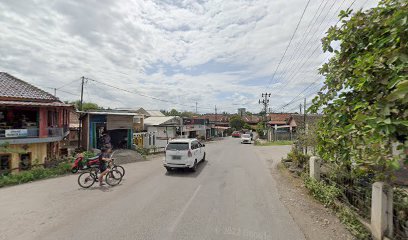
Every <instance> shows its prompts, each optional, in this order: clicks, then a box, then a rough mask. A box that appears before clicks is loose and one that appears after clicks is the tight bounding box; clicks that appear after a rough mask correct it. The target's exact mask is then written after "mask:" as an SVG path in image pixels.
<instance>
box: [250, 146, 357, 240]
mask: <svg viewBox="0 0 408 240" xmlns="http://www.w3.org/2000/svg"><path fill="white" fill-rule="evenodd" d="M257 150H258V152H259V154H260V155H263V156H264V158H265V159H267V162H268V165H269V166H268V167H269V169H270V172H271V174H272V176H273V177H274V178H275V179H276V182H277V183H278V184H277V187H278V192H279V195H280V201H281V202H282V203H283V204H284V205H285V207H286V208H287V209H288V210H289V212H290V214H291V216H292V217H293V219H294V221H295V222H296V224H297V225H298V226H299V227H300V229H301V230H302V232H303V234H304V235H305V238H306V239H311V240H314V239H316V240H349V239H355V238H354V237H353V236H352V235H351V234H350V232H349V231H348V230H347V229H346V228H345V227H344V225H343V224H342V223H341V222H340V220H339V219H338V218H337V216H336V215H335V214H334V213H333V212H332V211H331V210H330V209H327V208H325V207H324V206H323V205H322V204H320V203H319V202H318V201H316V200H315V199H313V198H312V197H311V196H310V195H309V194H308V192H307V189H306V188H305V186H304V184H303V181H302V179H300V178H296V177H294V175H292V174H291V173H289V171H288V170H287V169H285V168H283V167H280V166H279V169H278V163H279V162H280V159H281V158H282V157H283V156H285V155H286V154H287V152H289V151H290V146H271V147H257ZM271 153H273V154H271Z"/></svg>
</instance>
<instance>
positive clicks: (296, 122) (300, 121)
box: [287, 114, 322, 132]
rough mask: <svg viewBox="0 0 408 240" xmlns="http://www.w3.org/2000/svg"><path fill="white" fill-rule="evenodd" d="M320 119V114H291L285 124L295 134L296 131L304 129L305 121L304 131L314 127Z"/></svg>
mask: <svg viewBox="0 0 408 240" xmlns="http://www.w3.org/2000/svg"><path fill="white" fill-rule="evenodd" d="M321 118H322V115H321V114H306V115H304V114H291V115H290V117H289V119H288V121H287V123H288V125H289V126H291V127H292V128H293V129H294V131H295V132H296V130H299V129H304V128H305V124H304V123H305V119H306V129H310V128H311V127H313V126H315V125H316V124H317V122H318V121H319V120H320V119H321Z"/></svg>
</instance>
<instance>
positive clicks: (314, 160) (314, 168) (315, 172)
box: [309, 156, 321, 181]
mask: <svg viewBox="0 0 408 240" xmlns="http://www.w3.org/2000/svg"><path fill="white" fill-rule="evenodd" d="M320 162H321V161H320V158H319V157H315V156H313V157H310V160H309V176H310V177H311V178H313V179H315V180H318V181H319V180H320Z"/></svg>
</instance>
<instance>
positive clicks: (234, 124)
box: [229, 116, 245, 130]
mask: <svg viewBox="0 0 408 240" xmlns="http://www.w3.org/2000/svg"><path fill="white" fill-rule="evenodd" d="M229 124H230V127H231V128H234V129H235V130H241V129H242V128H243V127H244V124H245V122H244V120H242V118H241V117H239V116H233V117H231V119H230V122H229Z"/></svg>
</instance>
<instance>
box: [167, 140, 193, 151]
mask: <svg viewBox="0 0 408 240" xmlns="http://www.w3.org/2000/svg"><path fill="white" fill-rule="evenodd" d="M191 149H193V145H191ZM166 150H167V151H169V150H170V151H171V150H179V151H180V150H188V143H184V142H172V143H169V144H168V145H167V148H166Z"/></svg>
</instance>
